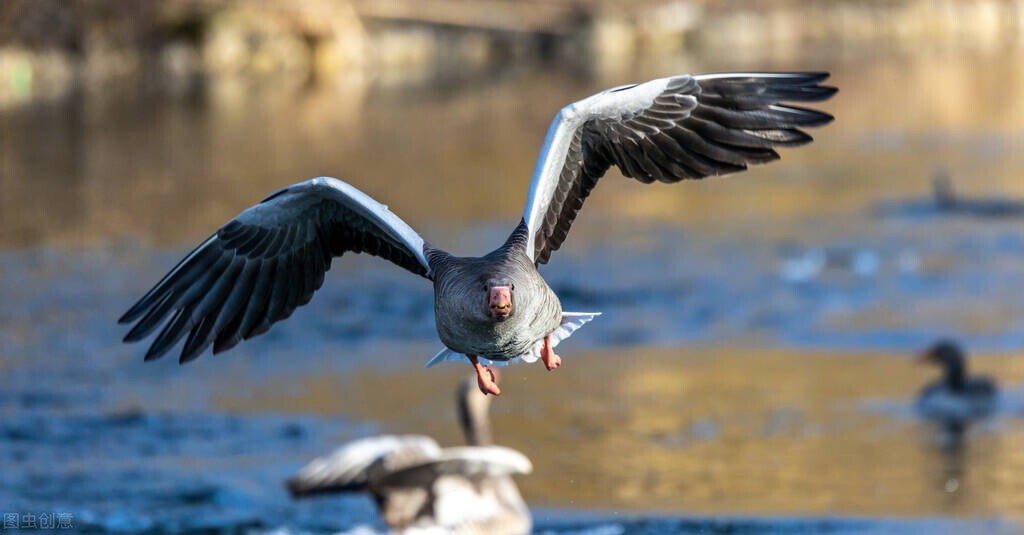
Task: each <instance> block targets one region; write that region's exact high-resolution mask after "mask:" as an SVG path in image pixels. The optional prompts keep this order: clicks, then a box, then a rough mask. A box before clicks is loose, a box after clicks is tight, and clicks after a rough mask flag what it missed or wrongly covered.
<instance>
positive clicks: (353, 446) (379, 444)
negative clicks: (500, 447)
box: [286, 435, 442, 497]
mask: <svg viewBox="0 0 1024 535" xmlns="http://www.w3.org/2000/svg"><path fill="white" fill-rule="evenodd" d="M441 456H442V450H441V447H440V446H438V445H437V442H434V439H432V438H430V437H426V436H421V435H381V436H376V437H367V438H363V439H359V440H355V441H352V442H349V443H348V444H345V445H344V446H341V447H340V448H338V449H336V450H334V452H332V453H331V454H330V455H325V456H323V457H317V458H316V459H313V460H312V461H310V462H309V464H307V465H306V466H303V467H302V469H301V470H299V473H297V474H295V476H293V477H291V478H289V479H288V481H287V482H286V485H287V487H288V490H289V492H291V494H292V496H296V497H298V496H309V495H314V494H325V493H334V492H346V491H360V490H365V489H366V488H367V487H368V486H369V485H370V483H371V481H372V480H376V479H377V478H380V477H382V476H385V475H387V474H389V473H391V472H393V471H395V470H402V469H404V468H406V467H408V466H419V465H421V464H423V463H425V462H429V461H431V460H435V459H438V458H441Z"/></svg>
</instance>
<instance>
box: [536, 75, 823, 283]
mask: <svg viewBox="0 0 1024 535" xmlns="http://www.w3.org/2000/svg"><path fill="white" fill-rule="evenodd" d="M826 78H828V73H819V72H795V73H725V74H702V75H692V76H691V75H682V76H673V77H669V78H661V79H658V80H652V81H650V82H646V83H642V84H634V85H627V86H622V87H616V88H613V89H609V90H607V91H604V92H602V93H598V94H596V95H594V96H591V97H589V98H586V99H583V100H581V101H578V102H576V103H574V104H570V105H569V106H566V107H565V108H563V109H562V110H561V111H560V112H559V113H558V115H557V116H556V117H555V119H554V121H553V122H552V123H551V127H550V128H549V129H548V134H547V137H546V138H545V140H544V146H543V148H542V149H541V153H540V156H539V158H538V159H537V166H536V167H535V168H534V172H533V179H532V181H531V183H530V189H529V193H528V194H527V198H526V207H525V209H524V210H523V222H524V223H525V224H526V226H527V230H528V238H527V245H526V250H527V253H528V254H529V255H530V257H531V258H532V259H533V260H534V262H535V263H537V264H543V263H546V262H547V261H548V258H549V257H550V256H551V252H552V251H554V250H556V249H558V248H559V246H561V244H562V242H563V241H564V240H565V236H566V234H567V233H568V232H569V227H570V226H571V225H572V221H573V219H575V218H576V214H577V213H579V211H580V209H581V208H582V207H583V201H584V200H585V199H586V198H587V196H588V195H589V194H590V191H591V190H592V189H593V188H594V186H595V185H597V181H598V179H599V178H601V176H602V175H604V173H605V172H606V171H607V170H608V168H609V167H611V166H612V165H615V166H617V167H618V168H619V170H621V171H622V174H623V175H625V176H627V177H631V178H634V179H636V180H639V181H640V182H643V183H651V182H654V181H660V182H678V181H680V180H683V179H687V178H692V179H699V178H703V177H706V176H714V175H724V174H728V173H735V172H738V171H743V170H744V169H746V168H747V166H748V165H749V164H758V163H765V162H769V161H772V160H776V159H778V158H779V154H778V153H777V152H775V148H776V147H793V146H799V145H803V144H806V143H809V142H810V141H811V140H812V138H811V136H810V135H808V134H807V133H806V132H804V131H803V130H801V129H802V128H806V127H814V126H821V125H824V124H826V123H828V122H830V121H831V120H832V116H831V115H829V114H827V113H824V112H820V111H816V110H810V109H806V108H802V107H798V106H793V105H790V104H783V103H784V102H785V103H792V102H796V103H801V102H818V101H823V100H826V99H828V98H829V97H831V96H832V95H833V94H834V93H835V92H836V89H835V88H834V87H829V86H824V85H821V82H823V81H824V80H825V79H826Z"/></svg>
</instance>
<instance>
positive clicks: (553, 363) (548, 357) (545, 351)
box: [540, 334, 562, 371]
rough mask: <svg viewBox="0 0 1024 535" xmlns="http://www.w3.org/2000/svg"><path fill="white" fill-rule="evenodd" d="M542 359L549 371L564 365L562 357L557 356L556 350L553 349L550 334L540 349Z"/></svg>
mask: <svg viewBox="0 0 1024 535" xmlns="http://www.w3.org/2000/svg"><path fill="white" fill-rule="evenodd" d="M540 358H541V360H543V361H544V365H545V366H547V367H548V371H551V370H553V369H555V368H557V367H559V366H561V365H562V357H559V356H558V355H556V354H555V350H554V348H552V347H551V335H550V334H549V335H547V336H545V337H544V345H542V346H541V347H540Z"/></svg>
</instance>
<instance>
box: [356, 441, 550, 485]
mask: <svg viewBox="0 0 1024 535" xmlns="http://www.w3.org/2000/svg"><path fill="white" fill-rule="evenodd" d="M532 471H533V464H531V463H530V459H528V458H527V457H526V456H525V455H523V454H522V453H519V452H518V451H516V450H514V449H511V448H506V447H504V446H463V447H458V448H445V449H443V450H441V455H440V456H439V457H438V458H436V459H422V460H420V461H419V462H415V463H410V464H409V465H408V466H403V467H401V468H397V469H395V470H393V471H390V472H387V473H386V474H383V475H381V476H380V477H379V478H377V479H375V480H374V482H373V483H374V485H377V486H379V487H409V486H424V487H426V486H429V485H431V484H432V483H433V481H434V480H435V479H437V478H438V477H441V476H443V475H449V474H450V475H460V476H465V477H469V478H476V477H499V476H507V475H513V474H529V473H530V472H532Z"/></svg>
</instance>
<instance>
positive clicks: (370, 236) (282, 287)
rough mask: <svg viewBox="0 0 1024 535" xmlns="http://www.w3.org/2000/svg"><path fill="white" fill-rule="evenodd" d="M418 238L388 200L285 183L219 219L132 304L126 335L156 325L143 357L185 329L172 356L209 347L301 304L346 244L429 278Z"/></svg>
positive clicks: (331, 183) (245, 334) (323, 184)
mask: <svg viewBox="0 0 1024 535" xmlns="http://www.w3.org/2000/svg"><path fill="white" fill-rule="evenodd" d="M423 246H424V242H423V238H421V237H420V236H419V235H418V234H417V233H416V232H415V231H414V230H413V229H412V228H410V227H409V225H407V224H406V223H405V222H404V221H402V220H401V219H399V218H398V216H396V215H394V214H393V213H391V212H390V211H389V210H388V208H387V206H384V205H383V204H380V203H378V202H377V201H375V200H373V199H372V198H370V196H368V195H366V194H365V193H363V192H361V191H359V190H358V189H356V188H354V187H352V186H350V185H349V184H346V183H345V182H342V181H341V180H337V179H334V178H329V177H320V178H315V179H313V180H309V181H306V182H301V183H299V184H295V185H292V186H289V187H287V188H284V189H282V190H280V191H278V192H277V193H274V194H273V195H271V196H269V197H267V198H266V199H264V200H263V202H261V203H259V204H257V205H256V206H253V207H251V208H249V209H247V210H246V211H244V212H242V213H241V214H239V215H238V217H236V218H234V219H232V220H231V221H230V222H228V224H226V225H224V227H222V228H221V229H220V230H218V231H217V232H216V233H215V234H214V235H213V236H211V237H210V238H209V239H207V240H206V241H205V242H203V243H202V244H201V245H200V246H199V247H197V248H196V249H195V250H194V251H192V252H191V253H190V254H189V255H188V256H186V257H185V259H184V260H182V261H181V262H179V263H178V265H177V266H176V267H175V268H174V269H172V270H171V271H170V273H168V274H167V275H166V276H164V278H163V279H162V280H161V281H160V282H159V283H157V285H156V286H154V287H153V289H152V290H150V291H149V292H148V293H147V294H146V295H145V296H143V297H142V299H140V300H139V301H138V302H137V303H135V305H133V306H132V307H131V308H130V309H128V311H127V312H125V314H124V316H122V317H121V319H120V320H118V321H119V323H134V326H133V327H132V329H131V330H130V331H129V332H128V334H127V335H126V336H125V338H124V340H125V342H137V341H139V340H142V339H143V338H145V337H147V336H149V335H150V334H151V333H153V332H154V331H155V330H156V329H157V328H158V327H160V326H161V325H163V329H162V330H161V331H160V334H159V335H158V336H157V337H156V339H155V340H154V342H153V344H152V345H151V346H150V348H149V351H148V352H147V353H146V360H151V359H156V358H159V357H161V356H163V355H164V354H165V353H166V352H167V351H168V350H170V349H171V348H172V347H173V346H174V345H175V344H176V343H178V341H180V340H181V338H182V337H184V336H185V335H186V334H187V335H188V338H187V339H186V341H185V344H184V347H183V348H182V351H181V358H180V360H181V362H187V361H190V360H192V359H194V358H196V357H198V356H199V355H200V354H201V353H202V352H203V351H204V350H206V348H207V347H209V346H210V345H211V344H212V345H213V352H214V353H218V352H221V351H225V350H227V349H230V348H232V347H234V346H235V345H236V344H238V342H240V341H241V340H245V339H249V338H251V337H253V336H256V335H259V334H262V333H264V332H266V331H267V330H268V329H270V326H271V325H273V324H274V323H275V322H278V321H280V320H283V319H285V318H287V317H288V316H290V315H291V314H292V312H293V311H294V310H295V309H296V308H298V307H300V306H302V305H304V304H306V303H308V302H309V300H310V298H311V297H312V296H313V292H315V291H316V290H317V289H319V288H320V286H321V285H322V284H323V282H324V274H325V273H326V272H327V270H328V269H330V267H331V260H332V259H333V258H334V257H338V256H341V255H342V254H344V253H346V252H356V253H363V252H365V253H369V254H372V255H376V256H379V257H381V258H386V259H388V260H390V261H392V262H394V263H395V264H397V265H399V266H401V267H403V268H405V269H407V270H409V271H411V272H413V273H416V274H418V275H422V276H424V277H427V278H429V277H430V276H431V274H430V268H429V266H428V264H427V260H426V258H425V257H424V253H423Z"/></svg>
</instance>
